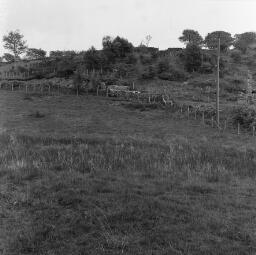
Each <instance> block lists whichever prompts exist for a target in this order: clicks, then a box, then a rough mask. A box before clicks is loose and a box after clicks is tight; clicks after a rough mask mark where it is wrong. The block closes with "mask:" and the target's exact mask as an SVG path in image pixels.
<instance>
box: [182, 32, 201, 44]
mask: <svg viewBox="0 0 256 255" xmlns="http://www.w3.org/2000/svg"><path fill="white" fill-rule="evenodd" d="M179 40H180V41H181V42H183V43H185V44H194V45H198V46H199V45H201V44H202V43H203V37H202V36H201V35H200V34H199V33H198V31H195V30H192V29H185V30H183V32H182V36H181V37H179Z"/></svg>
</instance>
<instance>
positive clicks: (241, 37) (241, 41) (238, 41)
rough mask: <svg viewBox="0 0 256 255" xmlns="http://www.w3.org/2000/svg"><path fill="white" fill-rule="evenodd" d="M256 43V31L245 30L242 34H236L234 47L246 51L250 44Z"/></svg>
mask: <svg viewBox="0 0 256 255" xmlns="http://www.w3.org/2000/svg"><path fill="white" fill-rule="evenodd" d="M252 44H256V33H255V32H245V33H242V34H236V35H235V41H234V47H235V48H236V49H239V50H240V51H242V52H243V53H246V51H247V49H248V48H249V47H250V45H252Z"/></svg>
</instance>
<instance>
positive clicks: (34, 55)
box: [26, 48, 46, 59]
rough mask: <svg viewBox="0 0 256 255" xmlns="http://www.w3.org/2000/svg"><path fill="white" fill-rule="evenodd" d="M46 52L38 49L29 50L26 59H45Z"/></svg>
mask: <svg viewBox="0 0 256 255" xmlns="http://www.w3.org/2000/svg"><path fill="white" fill-rule="evenodd" d="M45 56H46V51H45V50H42V49H36V48H28V49H27V52H26V57H27V58H28V59H41V58H45Z"/></svg>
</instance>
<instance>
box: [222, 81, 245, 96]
mask: <svg viewBox="0 0 256 255" xmlns="http://www.w3.org/2000/svg"><path fill="white" fill-rule="evenodd" d="M222 87H223V88H224V90H226V91H227V92H229V93H238V92H244V91H245V85H244V83H243V81H242V80H241V79H238V78H236V79H233V80H232V81H230V82H225V83H223V82H222Z"/></svg>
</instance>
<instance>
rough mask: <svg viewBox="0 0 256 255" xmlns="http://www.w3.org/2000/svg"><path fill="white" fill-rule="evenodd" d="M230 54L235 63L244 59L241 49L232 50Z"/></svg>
mask: <svg viewBox="0 0 256 255" xmlns="http://www.w3.org/2000/svg"><path fill="white" fill-rule="evenodd" d="M230 56H231V58H232V59H233V61H234V62H235V63H240V62H241V60H242V54H241V51H239V50H234V51H232V53H231V55H230Z"/></svg>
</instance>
